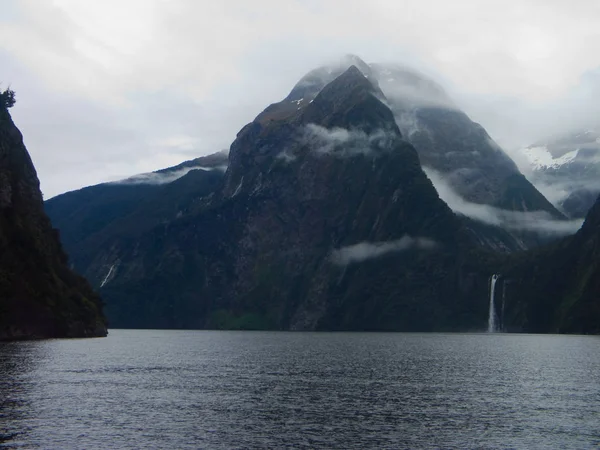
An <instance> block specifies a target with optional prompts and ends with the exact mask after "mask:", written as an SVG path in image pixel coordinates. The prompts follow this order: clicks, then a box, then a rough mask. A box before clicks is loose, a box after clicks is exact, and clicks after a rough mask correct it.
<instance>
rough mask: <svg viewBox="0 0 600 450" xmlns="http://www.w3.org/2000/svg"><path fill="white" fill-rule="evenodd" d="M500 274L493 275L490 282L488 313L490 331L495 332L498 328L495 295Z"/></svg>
mask: <svg viewBox="0 0 600 450" xmlns="http://www.w3.org/2000/svg"><path fill="white" fill-rule="evenodd" d="M498 278H499V277H498V275H492V280H491V282H490V311H489V313H488V333H495V332H496V331H498V330H497V329H496V305H495V304H494V297H495V296H496V281H498Z"/></svg>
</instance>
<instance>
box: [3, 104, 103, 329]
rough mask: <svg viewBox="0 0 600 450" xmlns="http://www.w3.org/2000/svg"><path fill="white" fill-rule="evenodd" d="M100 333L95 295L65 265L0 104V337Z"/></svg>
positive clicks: (25, 159) (26, 161)
mask: <svg viewBox="0 0 600 450" xmlns="http://www.w3.org/2000/svg"><path fill="white" fill-rule="evenodd" d="M105 335H106V324H105V319H104V317H103V315H102V307H101V301H100V298H99V297H98V296H97V295H96V294H95V293H94V292H93V290H92V288H91V287H90V285H89V284H88V283H87V281H86V280H85V279H84V278H82V277H80V276H78V275H76V274H75V273H73V272H72V271H71V270H70V269H69V268H68V265H67V256H66V255H65V253H64V252H63V250H62V248H61V245H60V242H59V235H58V231H57V230H54V229H53V228H52V226H51V224H50V220H49V219H48V217H47V216H46V214H45V213H44V208H43V201H42V194H41V192H40V188H39V180H38V178H37V174H36V172H35V168H34V167H33V164H32V162H31V159H30V157H29V154H28V152H27V150H26V148H25V146H24V144H23V137H22V135H21V133H20V132H19V130H18V129H17V127H16V126H15V125H14V123H13V121H12V119H11V117H10V114H9V112H8V110H7V109H6V108H5V107H4V106H0V340H6V339H32V338H44V337H84V336H105Z"/></svg>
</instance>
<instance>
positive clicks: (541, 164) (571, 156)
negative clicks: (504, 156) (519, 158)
mask: <svg viewBox="0 0 600 450" xmlns="http://www.w3.org/2000/svg"><path fill="white" fill-rule="evenodd" d="M523 153H524V154H525V156H526V157H527V159H528V160H529V162H530V164H531V166H532V167H533V169H534V170H543V169H557V168H559V167H562V166H564V165H565V164H569V163H570V162H572V161H573V160H575V158H577V154H578V153H579V149H575V150H572V151H570V152H568V153H565V154H564V155H562V156H560V157H558V158H554V157H553V156H552V154H551V153H550V151H549V150H548V147H546V146H537V147H527V148H525V149H524V150H523Z"/></svg>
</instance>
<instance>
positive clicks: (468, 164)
mask: <svg viewBox="0 0 600 450" xmlns="http://www.w3.org/2000/svg"><path fill="white" fill-rule="evenodd" d="M350 65H354V66H355V67H357V68H358V69H359V70H360V71H361V73H362V74H363V75H364V76H365V78H366V79H368V80H369V81H370V82H371V83H372V84H374V85H376V86H377V87H378V88H379V90H380V92H381V95H382V96H383V97H380V98H382V99H384V102H385V104H386V105H387V106H388V107H389V108H390V109H391V111H392V113H393V114H394V118H395V120H396V123H397V125H398V127H399V129H400V130H401V132H402V135H403V137H404V139H405V140H407V141H408V142H410V143H411V144H412V145H413V146H414V147H415V149H416V150H417V153H418V155H419V159H420V161H421V164H422V166H423V167H424V168H425V170H426V172H427V173H428V174H430V173H432V172H433V173H434V174H435V176H436V179H440V180H441V181H443V190H444V192H447V193H448V194H449V195H450V196H451V197H452V198H456V199H458V200H459V201H460V202H461V205H464V206H465V207H464V208H458V209H457V208H455V207H454V204H453V203H452V202H448V203H449V205H450V206H451V208H452V209H454V210H455V212H457V213H459V214H461V215H463V216H465V215H466V216H467V217H469V218H470V219H474V221H472V225H473V226H472V232H473V233H474V234H478V235H480V239H482V240H485V239H486V238H485V235H486V233H483V234H482V232H481V228H482V227H483V226H484V224H485V227H486V228H489V226H490V225H491V226H497V225H500V226H501V228H502V229H503V230H502V234H503V238H502V240H501V242H498V246H497V248H496V249H497V250H499V251H504V252H510V251H514V250H522V249H526V248H531V247H535V246H538V245H540V244H543V243H545V242H548V241H550V240H552V239H555V238H556V233H554V232H549V231H548V229H534V228H532V227H528V226H523V222H531V218H530V217H528V214H530V213H532V212H535V213H536V214H537V218H540V219H543V220H545V221H561V220H564V219H565V216H564V215H563V214H562V213H561V212H559V211H558V210H557V209H556V207H555V206H554V205H552V204H551V203H550V202H549V201H548V200H547V199H546V198H545V197H544V196H543V195H542V194H541V193H540V192H539V191H538V190H537V189H536V188H535V187H534V186H533V185H532V184H531V183H530V182H529V181H528V180H527V178H525V176H523V175H522V174H521V173H520V172H519V170H518V168H517V166H516V164H515V163H514V162H513V161H512V160H511V159H510V157H509V156H508V155H507V154H506V153H505V152H504V151H503V150H502V149H501V148H500V147H499V146H498V145H497V144H496V143H495V142H494V141H493V140H492V139H491V138H490V136H489V135H488V134H487V132H486V131H485V130H484V129H483V127H481V125H479V124H477V123H475V122H473V121H472V120H471V119H470V118H469V117H468V116H467V115H466V114H465V113H464V112H462V111H461V110H460V109H459V108H458V107H457V106H456V105H455V104H454V102H453V100H452V99H451V98H450V97H449V96H448V95H447V94H446V92H445V91H444V89H443V88H442V87H441V86H439V85H438V84H437V83H435V82H434V81H433V80H430V79H428V78H427V77H426V76H424V75H423V74H420V73H418V72H416V71H414V70H412V69H410V68H407V67H403V66H397V65H389V64H370V65H368V64H366V63H365V62H364V61H362V60H361V59H360V58H358V57H357V56H354V55H347V56H346V57H344V58H342V59H341V60H340V61H338V62H337V63H334V64H331V65H328V66H324V67H321V68H318V69H315V70H313V71H311V72H309V73H308V74H307V75H306V76H304V77H303V78H302V79H301V80H300V81H299V82H298V83H297V84H296V86H295V87H294V89H293V90H292V91H291V92H290V94H289V95H288V97H287V98H286V99H284V100H283V101H282V102H280V103H277V104H274V105H271V106H270V107H269V108H267V110H266V111H265V112H264V113H263V114H262V117H260V118H262V119H268V118H270V117H271V116H272V115H278V116H281V115H285V114H293V113H294V111H296V110H298V109H300V108H301V107H302V105H304V104H306V103H309V102H311V101H312V100H313V99H314V97H315V96H316V95H317V94H318V93H319V92H320V90H321V89H322V88H323V87H324V86H325V85H326V84H327V83H329V82H331V81H332V80H333V79H335V78H336V77H337V76H339V75H340V73H342V72H343V71H344V70H346V69H347V67H349V66H350ZM435 184H436V188H437V189H438V192H440V186H438V185H437V183H435ZM440 195H442V198H443V199H444V200H445V201H448V199H447V195H443V193H442V192H440ZM486 207H491V208H495V209H496V210H497V211H495V213H494V214H493V215H494V218H493V219H491V218H490V219H488V218H486V217H485V216H486V215H485V214H477V212H478V211H481V209H484V208H486ZM513 213H517V215H518V214H520V213H523V214H522V217H515V214H513ZM507 215H508V216H511V217H510V219H509V218H506V216H507ZM482 219H485V220H482ZM513 219H516V220H513ZM515 222H520V224H517V223H515ZM574 231H575V230H573V232H574Z"/></svg>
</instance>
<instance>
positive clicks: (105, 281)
mask: <svg viewBox="0 0 600 450" xmlns="http://www.w3.org/2000/svg"><path fill="white" fill-rule="evenodd" d="M114 268H115V265H114V264H113V265H112V266H110V270H109V271H108V273H107V274H106V276H105V277H104V280H102V283H101V284H100V287H104V285H105V284H106V283H107V282H108V279H109V278H110V275H111V274H112V271H113V269H114Z"/></svg>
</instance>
